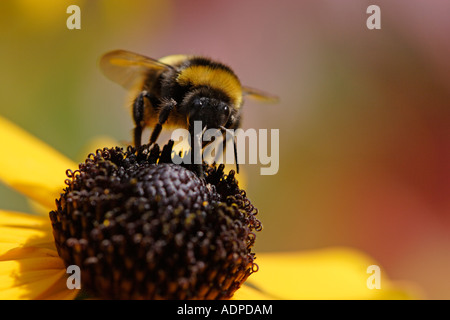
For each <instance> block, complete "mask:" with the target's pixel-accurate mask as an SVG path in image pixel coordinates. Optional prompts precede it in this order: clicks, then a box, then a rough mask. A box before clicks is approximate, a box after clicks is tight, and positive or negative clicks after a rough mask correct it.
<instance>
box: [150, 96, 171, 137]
mask: <svg viewBox="0 0 450 320" xmlns="http://www.w3.org/2000/svg"><path fill="white" fill-rule="evenodd" d="M176 105H177V102H176V101H175V100H173V99H167V100H163V101H162V103H161V104H160V108H161V109H160V110H159V118H158V123H157V124H156V126H155V127H154V128H153V131H152V134H151V135H150V141H149V144H150V145H152V144H154V143H155V142H156V140H157V139H158V137H159V134H160V133H161V130H162V125H163V124H164V123H165V122H166V121H167V119H168V118H169V115H170V112H171V111H172V110H173V108H174V107H175V106H176Z"/></svg>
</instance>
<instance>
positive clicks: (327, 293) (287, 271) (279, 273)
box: [247, 248, 413, 300]
mask: <svg viewBox="0 0 450 320" xmlns="http://www.w3.org/2000/svg"><path fill="white" fill-rule="evenodd" d="M256 262H257V264H258V266H259V270H258V272H256V273H254V274H252V275H251V276H250V277H249V279H248V280H247V282H248V283H249V284H250V285H252V286H254V287H255V288H257V289H258V290H259V291H261V292H262V293H266V294H269V295H271V296H273V297H275V298H277V299H333V300H334V299H339V300H340V299H408V298H413V297H412V295H411V294H410V293H409V292H408V291H406V290H405V289H402V288H401V287H397V286H395V285H394V283H393V282H391V281H390V280H389V279H388V277H387V276H386V275H385V272H384V270H383V269H382V268H381V269H380V276H381V278H380V285H381V288H380V289H370V288H369V287H368V285H367V283H368V278H369V277H370V276H371V275H372V273H367V268H368V267H369V266H371V265H376V264H377V263H376V262H375V261H373V260H372V259H371V258H369V257H367V256H366V255H364V254H362V253H361V252H359V251H356V250H352V249H348V248H330V249H322V250H315V251H303V252H292V253H259V254H258V255H257V260H256Z"/></svg>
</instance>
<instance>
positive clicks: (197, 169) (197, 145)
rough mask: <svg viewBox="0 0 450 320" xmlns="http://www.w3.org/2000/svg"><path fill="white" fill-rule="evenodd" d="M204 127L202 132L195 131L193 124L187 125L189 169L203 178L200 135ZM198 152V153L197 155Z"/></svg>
mask: <svg viewBox="0 0 450 320" xmlns="http://www.w3.org/2000/svg"><path fill="white" fill-rule="evenodd" d="M205 129H206V127H205V128H204V130H203V131H202V132H195V130H194V126H193V125H192V124H191V125H190V126H189V144H190V147H191V150H190V153H191V154H190V156H191V170H192V171H193V172H194V173H196V174H197V176H198V177H199V178H200V179H204V178H205V175H204V172H203V151H202V136H203V133H204V131H205ZM198 152H200V155H198Z"/></svg>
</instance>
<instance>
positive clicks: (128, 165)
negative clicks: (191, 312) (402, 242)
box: [0, 118, 409, 299]
mask: <svg viewBox="0 0 450 320" xmlns="http://www.w3.org/2000/svg"><path fill="white" fill-rule="evenodd" d="M0 145H1V149H2V150H3V151H4V152H3V153H2V156H1V157H0V179H1V180H2V181H3V182H4V183H5V184H7V185H9V186H10V187H12V188H14V189H16V190H18V191H19V192H21V193H23V194H25V195H26V196H27V197H28V198H30V199H31V200H32V201H33V202H36V203H38V204H39V205H40V207H42V208H44V210H38V211H39V212H41V211H43V212H45V213H46V214H45V215H39V214H35V215H31V214H24V213H18V212H10V211H0V298H2V299H73V298H75V297H77V296H79V295H80V290H78V289H70V288H69V287H70V286H68V285H67V276H68V274H67V272H66V268H67V267H68V266H69V265H77V266H79V268H80V270H81V284H82V288H81V291H83V292H85V293H86V294H87V296H88V297H94V298H97V297H100V298H125V299H134V298H148V299H157V298H166V299H189V298H204V299H227V298H230V297H233V298H235V299H304V298H306V299H315V298H318V299H359V298H360V299H370V298H381V299H388V298H407V297H409V295H408V293H407V292H405V291H404V290H402V289H399V288H398V287H396V286H394V285H393V283H392V282H391V281H389V279H387V278H385V277H383V279H382V283H383V288H382V289H380V290H373V289H369V288H368V287H367V278H368V274H367V272H366V268H367V266H369V265H372V264H374V262H373V261H372V260H371V259H370V258H368V257H366V256H365V255H363V254H361V253H359V252H356V251H353V250H349V249H345V248H337V249H336V248H335V249H328V250H321V251H314V252H302V253H274V254H267V253H266V254H257V255H256V256H255V253H254V252H253V251H252V247H253V243H254V241H255V234H256V232H257V231H259V230H260V229H261V224H260V222H259V220H258V219H257V218H256V213H257V210H256V209H255V208H254V207H253V205H252V204H251V202H250V201H249V200H248V198H247V197H246V194H245V192H244V191H242V190H241V189H239V187H238V184H237V181H236V179H235V177H234V176H233V173H232V172H230V173H229V174H228V175H225V174H224V172H223V167H212V166H207V167H205V173H206V174H205V176H206V179H205V180H204V181H203V180H200V179H198V178H197V176H196V175H195V174H193V173H192V172H191V171H190V170H188V169H187V168H184V167H181V166H178V165H173V164H170V163H169V162H170V161H168V160H169V158H170V151H171V149H170V145H169V146H168V147H166V148H168V149H166V150H164V149H163V150H162V152H160V150H159V149H157V148H153V149H151V150H144V149H142V150H134V149H133V148H128V149H126V150H123V149H121V148H117V147H114V148H104V149H99V150H98V151H96V152H95V153H93V154H91V155H90V156H89V157H88V159H86V161H85V162H84V163H82V164H80V165H79V166H78V168H77V166H76V165H75V164H74V163H73V162H72V161H70V160H68V159H67V158H65V157H64V156H62V155H61V154H59V153H58V152H56V151H54V150H53V149H51V148H50V147H48V146H47V145H45V144H44V143H43V142H41V141H39V140H37V139H35V138H33V137H32V136H30V135H29V134H27V133H25V132H24V131H23V130H21V129H19V128H17V127H16V126H15V125H13V124H11V123H10V122H8V121H6V120H4V119H1V118H0ZM156 162H158V163H157V164H156ZM64 182H65V183H64ZM255 258H256V259H255ZM255 261H257V263H258V264H256V263H255ZM255 271H258V272H255ZM249 276H250V277H249ZM247 278H248V279H247ZM246 280H247V281H246ZM244 282H245V283H244Z"/></svg>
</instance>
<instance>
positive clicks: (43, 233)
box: [0, 210, 56, 260]
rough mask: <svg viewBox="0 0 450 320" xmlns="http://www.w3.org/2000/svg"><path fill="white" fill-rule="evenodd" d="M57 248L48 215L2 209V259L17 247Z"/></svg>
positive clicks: (0, 257) (0, 253)
mask: <svg viewBox="0 0 450 320" xmlns="http://www.w3.org/2000/svg"><path fill="white" fill-rule="evenodd" d="M31 246H35V247H39V248H46V249H49V250H56V249H55V246H54V239H53V234H52V228H51V223H50V219H49V218H48V217H42V216H36V215H30V214H24V213H19V212H12V211H4V210H0V260H2V256H3V255H4V254H6V253H7V252H8V251H9V250H11V249H14V248H17V247H20V248H22V247H31Z"/></svg>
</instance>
